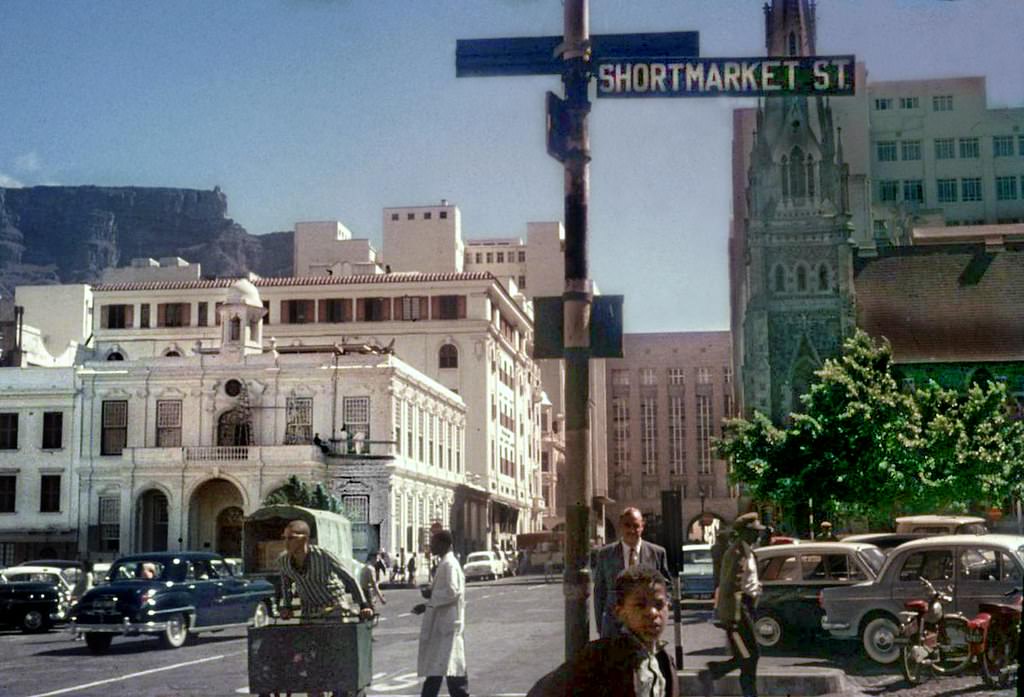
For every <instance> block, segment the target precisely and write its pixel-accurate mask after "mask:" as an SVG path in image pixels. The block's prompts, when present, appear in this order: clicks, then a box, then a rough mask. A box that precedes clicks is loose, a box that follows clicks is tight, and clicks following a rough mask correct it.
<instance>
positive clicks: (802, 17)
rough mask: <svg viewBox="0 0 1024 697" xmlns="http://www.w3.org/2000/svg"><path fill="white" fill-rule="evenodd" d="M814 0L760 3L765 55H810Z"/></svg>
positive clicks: (815, 10) (780, 0)
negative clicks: (762, 10) (762, 6)
mask: <svg viewBox="0 0 1024 697" xmlns="http://www.w3.org/2000/svg"><path fill="white" fill-rule="evenodd" d="M816 13H817V3H816V2H815V0H771V3H770V4H769V3H767V2H766V3H765V5H764V30H765V50H766V52H767V54H768V55H769V56H813V55H814V54H815V43H816V41H815V34H816V26H815V25H816V22H815V15H816Z"/></svg>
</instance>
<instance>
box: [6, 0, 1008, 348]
mask: <svg viewBox="0 0 1024 697" xmlns="http://www.w3.org/2000/svg"><path fill="white" fill-rule="evenodd" d="M762 4H763V1H762V0H628V1H626V0H591V2H590V30H591V33H592V34H600V33H625V32H650V31H679V30H694V31H698V32H700V46H701V54H702V55H703V56H720V57H726V56H736V57H745V56H756V55H763V53H764V49H763V45H764V22H763V14H762V10H761V7H762ZM1022 26H1024V1H1022V0H819V2H818V52H819V53H822V54H848V53H852V54H855V55H856V57H857V60H858V61H862V62H864V63H866V64H867V67H868V71H869V79H871V80H896V79H919V78H936V77H958V76H967V75H984V76H986V77H987V78H988V90H989V105H990V106H991V107H999V106H1024V71H1022V70H1021V59H1022V58H1024V44H1022V43H1021V39H1020V32H1021V27H1022ZM0 27H3V39H2V40H0V133H2V135H0V186H32V185H37V184H61V185H86V184H93V185H103V186H170V187H182V188H198V189H212V188H213V187H214V186H219V187H220V188H221V189H222V190H223V191H224V193H225V194H226V195H227V197H228V208H229V210H228V214H229V215H230V216H231V217H232V218H234V219H235V220H236V221H237V222H238V223H240V224H241V225H243V226H244V227H245V228H246V229H247V230H248V231H249V232H251V233H255V234H262V233H267V232H271V231H276V230H290V229H292V228H293V226H294V224H295V223H296V222H297V221H306V220H340V221H342V222H343V223H344V224H345V225H346V226H347V227H348V228H349V229H350V230H352V232H353V235H354V236H355V237H368V238H370V239H371V240H373V241H374V243H375V245H376V246H377V247H378V248H380V239H381V226H382V209H383V208H385V207H389V206H417V205H430V204H434V203H439V202H440V200H441V199H447V200H448V201H449V202H451V203H454V204H455V205H457V206H458V207H459V209H460V210H461V213H462V233H463V237H464V238H467V239H477V238H485V237H523V238H525V236H526V225H527V223H528V222H534V221H552V220H561V219H562V207H563V178H562V169H561V165H560V164H559V163H557V162H556V161H555V160H553V159H551V158H550V157H549V156H548V155H547V154H546V150H545V145H544V124H545V117H544V95H545V92H547V91H548V90H553V91H556V92H557V91H560V89H561V85H560V81H559V79H558V78H557V77H555V76H551V77H547V76H541V77H501V78H498V77H492V78H459V79H456V77H455V43H456V40H457V39H461V38H490V37H503V36H537V35H556V34H561V32H562V5H561V3H560V2H558V0H259V1H258V2H254V1H251V0H245V1H243V0H222V1H218V2H210V1H208V0H202V1H200V0H174V1H173V2H171V1H170V0H167V1H163V2H156V1H152V0H141V1H140V0H131V1H128V0H3V1H2V2H0ZM751 104H753V102H752V101H751V100H749V99H746V100H743V99H735V98H715V99H686V98H682V99H619V100H610V99H603V100H595V103H594V106H593V109H592V111H591V116H590V122H589V123H590V136H591V150H592V157H593V160H592V163H591V174H590V176H591V200H590V231H589V234H590V237H589V244H590V274H591V277H592V278H593V279H594V280H595V281H596V282H597V283H598V285H599V287H600V288H601V291H602V292H604V293H609V294H624V295H625V296H626V300H625V307H626V310H625V312H626V319H625V323H626V327H625V328H626V331H630V332H654V331H695V330H716V329H727V328H728V324H729V307H728V305H729V299H728V272H727V256H726V255H727V252H726V243H727V237H728V231H729V219H730V210H729V201H730V195H731V192H730V188H731V183H730V147H731V137H732V136H731V112H732V110H733V109H735V108H737V107H741V106H749V105H751Z"/></svg>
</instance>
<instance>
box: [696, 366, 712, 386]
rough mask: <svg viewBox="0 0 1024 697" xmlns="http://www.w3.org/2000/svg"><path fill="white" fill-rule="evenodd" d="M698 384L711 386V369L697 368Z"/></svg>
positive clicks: (705, 367)
mask: <svg viewBox="0 0 1024 697" xmlns="http://www.w3.org/2000/svg"><path fill="white" fill-rule="evenodd" d="M697 384H698V385H710V384H711V368H708V367H707V366H701V367H700V368H697Z"/></svg>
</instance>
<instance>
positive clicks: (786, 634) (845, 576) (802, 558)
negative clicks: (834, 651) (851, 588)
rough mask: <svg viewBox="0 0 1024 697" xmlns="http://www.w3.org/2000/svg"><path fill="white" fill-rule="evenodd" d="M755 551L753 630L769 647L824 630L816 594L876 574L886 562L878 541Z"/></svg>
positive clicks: (772, 547) (760, 548)
mask: <svg viewBox="0 0 1024 697" xmlns="http://www.w3.org/2000/svg"><path fill="white" fill-rule="evenodd" d="M754 556H755V558H756V559H757V576H758V579H760V581H761V584H762V592H761V598H760V600H759V602H758V605H757V618H756V620H755V622H754V630H755V636H756V637H757V642H758V643H759V644H761V645H762V646H769V647H770V646H776V645H778V644H780V643H783V642H788V641H790V640H792V639H794V638H797V637H808V636H814V635H816V634H817V635H820V634H823V633H824V630H823V629H822V627H821V618H822V616H823V615H824V612H823V611H822V609H821V607H820V606H819V604H818V594H819V593H821V592H822V591H823V590H825V589H826V588H834V587H836V586H848V585H851V584H854V583H862V582H865V581H871V580H874V578H875V577H876V576H877V575H878V572H879V570H881V568H882V565H883V563H884V562H885V553H884V552H882V550H880V549H878V548H877V547H875V546H874V545H869V544H862V543H847V542H810V543H806V542H804V543H801V544H799V545H779V546H770V547H759V548H758V549H755V550H754Z"/></svg>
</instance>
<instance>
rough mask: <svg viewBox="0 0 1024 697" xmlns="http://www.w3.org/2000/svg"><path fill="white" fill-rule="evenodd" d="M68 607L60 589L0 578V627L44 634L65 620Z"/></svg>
mask: <svg viewBox="0 0 1024 697" xmlns="http://www.w3.org/2000/svg"><path fill="white" fill-rule="evenodd" d="M67 611H68V603H67V598H66V596H65V595H64V594H63V593H62V592H61V590H60V588H59V587H58V586H57V585H55V584H53V583H50V582H48V581H31V580H25V581H8V580H7V578H6V577H5V576H3V575H2V574H0V625H5V626H13V627H19V628H20V629H21V631H23V632H26V633H30V632H44V631H46V630H47V629H49V628H50V627H52V626H53V625H54V624H55V623H57V622H63V621H64V619H65V617H66V616H67Z"/></svg>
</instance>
